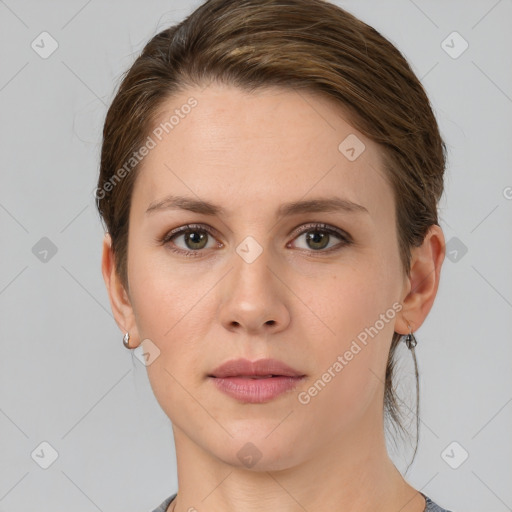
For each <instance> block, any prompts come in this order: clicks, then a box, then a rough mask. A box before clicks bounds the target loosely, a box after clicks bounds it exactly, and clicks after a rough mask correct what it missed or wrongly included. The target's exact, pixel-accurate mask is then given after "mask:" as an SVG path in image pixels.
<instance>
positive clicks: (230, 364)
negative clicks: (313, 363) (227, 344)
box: [208, 359, 304, 379]
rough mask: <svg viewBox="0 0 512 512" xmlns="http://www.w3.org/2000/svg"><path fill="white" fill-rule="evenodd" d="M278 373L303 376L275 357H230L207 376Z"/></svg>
mask: <svg viewBox="0 0 512 512" xmlns="http://www.w3.org/2000/svg"><path fill="white" fill-rule="evenodd" d="M266 375H279V376H285V377H303V376H304V374H303V373H301V372H299V371H298V370H295V369H294V368H292V367H291V366H288V365H287V364H285V363H283V362H282V361H278V360H277V359H258V360H257V361H249V360H248V359H231V360H230V361H226V362H225V363H223V364H221V365H220V366H219V367H217V368H215V370H213V372H212V373H211V374H209V375H208V376H209V377H217V378H221V379H222V378H225V377H250V376H266Z"/></svg>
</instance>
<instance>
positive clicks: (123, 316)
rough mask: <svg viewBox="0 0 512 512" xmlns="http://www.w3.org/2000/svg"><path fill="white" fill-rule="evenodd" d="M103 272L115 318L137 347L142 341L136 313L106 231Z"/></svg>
mask: <svg viewBox="0 0 512 512" xmlns="http://www.w3.org/2000/svg"><path fill="white" fill-rule="evenodd" d="M101 272H102V274H103V279H104V281H105V286H106V287H107V292H108V296H109V299H110V307H111V308H112V313H113V314H114V319H115V321H116V323H117V325H118V326H119V328H120V329H121V331H122V333H123V334H124V333H125V332H128V333H130V347H131V348H135V347H137V346H138V344H139V343H140V341H139V333H138V330H137V326H136V324H135V315H134V313H133V308H132V305H131V301H130V297H129V295H128V293H127V291H126V290H125V288H124V286H123V284H122V283H121V280H120V278H119V276H118V274H117V271H116V264H115V258H114V253H113V251H112V239H111V237H110V234H109V233H105V237H104V238H103V256H102V260H101ZM132 340H133V341H132Z"/></svg>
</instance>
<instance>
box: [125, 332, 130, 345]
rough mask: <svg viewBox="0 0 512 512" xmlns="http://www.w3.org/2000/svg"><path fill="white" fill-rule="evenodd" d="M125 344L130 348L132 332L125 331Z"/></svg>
mask: <svg viewBox="0 0 512 512" xmlns="http://www.w3.org/2000/svg"><path fill="white" fill-rule="evenodd" d="M123 345H124V346H125V347H126V348H127V349H130V334H129V333H125V335H124V336H123Z"/></svg>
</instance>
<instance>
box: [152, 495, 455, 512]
mask: <svg viewBox="0 0 512 512" xmlns="http://www.w3.org/2000/svg"><path fill="white" fill-rule="evenodd" d="M176 494H177V493H174V494H173V495H172V496H170V497H169V498H167V499H166V500H165V501H164V502H163V503H162V504H161V505H160V506H159V507H158V508H155V510H153V512H167V507H168V506H169V505H170V504H171V501H172V500H173V499H174V498H175V497H176ZM421 495H422V496H423V497H424V498H425V501H426V502H427V507H426V508H425V510H424V512H450V511H449V510H446V509H444V508H441V507H440V506H439V505H436V504H435V503H434V502H433V501H432V500H431V499H430V498H429V497H428V496H426V495H425V494H423V493H421Z"/></svg>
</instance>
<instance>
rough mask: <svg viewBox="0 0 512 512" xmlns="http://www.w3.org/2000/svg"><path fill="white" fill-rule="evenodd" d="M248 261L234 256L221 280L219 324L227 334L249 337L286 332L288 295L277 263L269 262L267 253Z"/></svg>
mask: <svg viewBox="0 0 512 512" xmlns="http://www.w3.org/2000/svg"><path fill="white" fill-rule="evenodd" d="M248 261H250V260H248ZM248 261H246V260H244V259H243V258H242V257H240V256H239V255H238V254H237V253H234V254H233V267H232V269H231V271H230V272H229V273H228V275H227V276H226V278H225V279H223V285H222V286H223V287H222V300H221V305H220V310H219V315H220V321H221V324H222V325H223V327H224V328H225V329H227V330H228V331H231V332H242V331H243V332H244V333H246V334H252V335H258V334H261V335H268V334H271V333H276V332H279V331H281V330H283V329H286V327H287V326H288V325H289V323H290V318H291V317H290V308H289V303H288V301H289V300H290V295H291V293H290V292H289V288H287V286H286V285H285V284H284V283H285V278H284V277H285V276H283V275H282V272H281V271H280V267H279V265H278V263H277V262H276V261H271V258H270V256H269V251H268V250H263V252H262V253H261V254H260V255H259V256H258V257H257V258H256V259H255V260H254V261H252V262H248Z"/></svg>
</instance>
